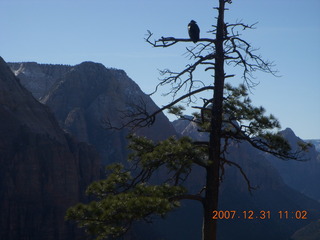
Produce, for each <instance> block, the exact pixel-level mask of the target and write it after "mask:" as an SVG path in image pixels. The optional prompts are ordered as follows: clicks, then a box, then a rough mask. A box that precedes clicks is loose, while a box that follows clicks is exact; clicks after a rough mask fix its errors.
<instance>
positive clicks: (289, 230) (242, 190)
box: [173, 120, 320, 240]
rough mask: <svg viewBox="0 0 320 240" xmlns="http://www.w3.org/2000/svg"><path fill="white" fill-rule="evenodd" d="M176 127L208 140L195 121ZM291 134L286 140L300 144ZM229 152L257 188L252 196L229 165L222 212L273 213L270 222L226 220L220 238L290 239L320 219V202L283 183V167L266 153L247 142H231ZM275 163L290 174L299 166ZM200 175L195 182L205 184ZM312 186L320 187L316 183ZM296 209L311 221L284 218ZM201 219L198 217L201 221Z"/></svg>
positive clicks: (180, 123)
mask: <svg viewBox="0 0 320 240" xmlns="http://www.w3.org/2000/svg"><path fill="white" fill-rule="evenodd" d="M173 125H174V126H175V127H176V126H177V130H179V132H180V133H181V134H182V135H186V136H191V137H193V138H196V139H197V140H202V141H203V140H207V139H205V137H206V136H204V135H203V134H199V133H198V131H197V127H196V126H195V125H194V124H193V123H192V122H189V121H187V120H182V121H181V120H177V121H175V122H173ZM290 131H291V130H290ZM290 131H288V130H287V131H285V132H284V135H285V137H287V138H288V139H289V141H290V142H291V143H293V142H296V140H297V138H296V137H295V138H293V136H292V135H291V134H292V131H291V134H289V133H290ZM289 135H290V136H289ZM228 152H229V153H228V156H227V158H228V160H230V161H233V162H236V163H238V164H239V165H240V166H241V167H242V169H243V171H244V172H245V173H246V175H247V177H248V179H249V180H250V183H251V185H252V186H254V187H256V189H255V190H253V191H252V194H250V193H249V191H248V186H247V183H246V181H245V179H244V178H243V176H242V174H241V172H240V171H239V169H237V168H236V167H234V166H226V167H225V176H224V180H223V182H222V184H221V187H220V194H221V195H220V199H219V201H220V203H219V207H220V209H222V210H229V211H230V210H237V211H238V212H243V211H247V212H248V211H249V210H252V211H254V213H259V212H260V211H261V210H264V211H270V212H271V217H270V219H267V220H261V219H256V218H254V219H252V220H248V219H247V220H244V219H242V220H238V219H236V220H230V219H229V220H222V221H220V222H219V237H220V238H219V239H223V240H231V239H252V240H253V239H266V240H267V239H273V240H282V239H290V237H291V235H292V234H294V232H295V231H297V230H298V229H300V228H301V227H303V226H305V225H306V224H308V223H309V222H310V221H314V220H316V219H317V218H318V216H319V212H320V204H319V202H317V201H315V200H314V199H311V198H309V197H307V196H305V195H303V194H302V193H301V191H300V190H301V189H300V190H299V191H298V186H296V187H295V189H296V190H294V189H293V187H292V186H288V184H287V183H286V181H284V180H283V177H284V175H283V172H281V171H280V173H279V168H277V166H276V164H274V163H271V162H270V159H268V156H267V155H266V154H264V153H261V152H259V151H257V150H256V149H254V148H253V147H251V146H250V145H249V144H245V143H243V144H238V143H231V145H230V147H229V150H228ZM273 160H274V161H278V162H280V163H279V164H283V167H285V166H286V167H287V169H289V170H288V171H291V170H292V169H291V168H290V166H289V165H290V164H295V162H292V163H291V162H290V161H282V160H279V159H273ZM285 164H287V165H285ZM288 164H289V165H288ZM301 164H303V163H301ZM294 174H297V171H296V172H293V173H292V177H293V175H294ZM200 176H201V174H196V176H193V183H194V182H196V181H198V182H199V183H200V182H201V181H203V177H200ZM296 177H298V176H296ZM312 186H317V185H316V184H314V183H313V184H312ZM309 188H311V187H309ZM310 190H311V189H310ZM296 210H307V211H308V212H309V214H308V220H294V219H292V215H290V217H289V218H288V219H284V218H282V219H280V215H279V213H278V212H279V211H289V212H292V211H296ZM194 217H196V215H194ZM200 220H201V216H198V221H200ZM198 227H201V226H198ZM230 229H232V231H230ZM261 233H263V234H261ZM198 236H199V235H198Z"/></svg>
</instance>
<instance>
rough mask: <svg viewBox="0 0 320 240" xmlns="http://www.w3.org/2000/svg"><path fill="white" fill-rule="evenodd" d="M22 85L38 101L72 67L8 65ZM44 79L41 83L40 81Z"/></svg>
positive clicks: (28, 64) (27, 64) (35, 64)
mask: <svg viewBox="0 0 320 240" xmlns="http://www.w3.org/2000/svg"><path fill="white" fill-rule="evenodd" d="M8 65H9V67H10V68H11V70H12V71H13V72H14V74H15V75H16V77H18V78H19V79H20V82H21V84H22V85H23V86H24V87H25V88H26V89H28V90H29V91H30V92H31V93H32V94H33V95H34V96H35V97H36V98H37V99H40V98H41V97H43V96H44V95H45V94H46V93H47V92H48V91H49V89H50V88H51V87H52V85H53V84H54V83H55V82H56V81H57V79H59V78H61V77H62V76H63V75H64V74H65V73H66V72H68V71H69V70H70V68H71V66H68V65H54V64H38V63H36V62H22V63H8ZM39 78H40V79H42V81H39V80H38V79H39Z"/></svg>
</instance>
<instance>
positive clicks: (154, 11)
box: [0, 0, 320, 139]
mask: <svg viewBox="0 0 320 240" xmlns="http://www.w3.org/2000/svg"><path fill="white" fill-rule="evenodd" d="M233 2H234V3H233V4H231V5H228V7H229V9H230V10H229V11H228V12H227V13H226V21H227V22H233V21H235V20H241V19H242V20H243V22H246V23H249V24H251V23H255V22H259V23H258V25H257V29H256V30H253V31H250V32H248V31H246V32H245V33H244V35H243V37H244V38H245V39H246V40H247V41H248V42H250V43H252V45H253V46H255V47H257V48H260V50H259V53H261V55H262V56H263V57H264V58H265V59H269V60H272V61H274V62H275V64H276V69H278V70H279V75H281V77H279V78H276V77H273V76H271V75H266V74H258V75H257V81H259V82H260V84H259V85H258V86H257V87H256V89H255V90H254V91H253V95H252V99H253V103H254V104H255V105H263V106H264V107H265V108H266V109H267V110H268V112H270V113H273V114H274V115H275V116H276V117H278V118H279V120H280V122H281V125H282V127H283V128H286V127H290V128H292V129H293V130H294V131H295V133H296V134H297V135H298V136H300V137H301V138H304V139H309V138H310V139H311V138H320V77H319V73H318V71H319V69H320V60H319V57H320V14H319V12H320V1H319V0H308V1H302V0H234V1H233ZM216 5H217V1H216V0H199V1H194V0H183V1H182V0H162V1H150V0H136V1H133V0H126V1H124V0H86V1H85V0H63V1H62V0H41V1H40V0H39V1H35V0H21V1H19V0H0V56H1V57H3V58H4V60H5V61H7V62H14V61H15V62H17V61H35V62H39V63H59V64H71V65H75V64H78V63H81V62H83V61H94V62H100V63H102V64H104V65H105V66H106V67H114V68H119V69H124V70H125V71H126V72H127V74H128V76H129V77H130V78H132V79H133V80H134V81H135V82H136V83H138V84H139V85H140V87H141V88H142V90H143V91H144V92H146V93H150V92H151V91H152V90H153V88H154V86H155V85H156V84H157V83H158V78H159V74H158V69H164V68H170V69H171V70H174V71H179V70H182V67H184V66H185V65H186V64H187V63H188V59H187V58H186V56H185V55H184V53H185V51H186V50H185V48H186V47H188V46H192V43H182V44H180V45H179V46H174V47H172V48H168V49H160V48H152V47H151V46H150V45H148V44H147V43H146V42H145V41H144V37H145V34H146V33H147V30H151V31H152V32H153V33H154V37H155V38H157V37H161V36H175V37H187V24H188V23H189V21H190V20H191V19H194V20H195V21H197V23H198V25H199V27H200V29H201V36H202V37H211V35H210V34H209V33H207V31H208V30H210V26H211V25H212V24H215V16H216V10H213V7H215V6H216ZM231 71H233V70H231ZM199 76H201V75H199ZM237 77H238V78H240V76H237ZM202 80H203V81H205V82H208V83H210V82H211V81H212V79H210V78H208V79H205V80H204V79H202ZM235 81H236V80H235ZM153 99H154V101H155V102H156V103H157V104H158V105H159V106H161V105H163V104H166V103H168V102H169V101H170V99H171V98H165V97H162V96H161V94H157V95H155V96H153Z"/></svg>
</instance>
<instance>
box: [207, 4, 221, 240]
mask: <svg viewBox="0 0 320 240" xmlns="http://www.w3.org/2000/svg"><path fill="white" fill-rule="evenodd" d="M224 6H225V2H224V0H220V1H219V8H218V10H219V15H218V21H217V32H216V42H215V48H216V57H215V69H214V73H215V74H214V95H213V107H212V118H211V131H210V139H209V160H210V161H212V164H210V165H209V166H208V167H207V169H206V170H207V177H206V195H205V199H204V219H203V234H202V239H203V240H216V239H217V220H215V219H212V212H213V211H214V210H217V209H218V199H219V183H220V179H219V176H220V173H219V171H220V149H221V126H222V109H223V108H222V107H223V89H224V79H225V76H224V50H223V38H224V10H225V9H224Z"/></svg>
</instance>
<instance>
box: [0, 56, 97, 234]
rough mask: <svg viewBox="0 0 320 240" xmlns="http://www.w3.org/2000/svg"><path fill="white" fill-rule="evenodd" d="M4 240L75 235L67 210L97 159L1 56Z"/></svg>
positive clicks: (89, 178)
mask: <svg viewBox="0 0 320 240" xmlns="http://www.w3.org/2000/svg"><path fill="white" fill-rule="evenodd" d="M0 121H1V125H0V212H1V218H0V239H6V240H43V239H52V240H53V239H59V240H67V239H68V240H70V239H75V237H76V235H77V233H76V231H75V229H74V228H73V227H71V226H69V225H68V224H67V223H65V221H64V215H65V210H66V209H67V208H68V207H69V206H71V205H73V204H75V203H76V202H79V201H80V200H84V196H83V191H84V189H85V187H86V186H87V185H88V184H89V183H90V182H91V181H93V180H94V179H96V178H97V177H98V172H99V167H98V166H99V159H98V157H97V154H96V153H95V152H94V151H93V149H92V148H91V147H89V146H88V145H87V144H84V143H78V142H76V141H75V140H73V139H72V138H71V137H70V136H68V135H66V134H65V133H64V132H63V131H62V130H61V129H60V127H59V125H58V123H57V122H56V120H55V118H54V116H53V114H52V113H51V112H50V111H49V108H48V107H46V106H44V105H42V104H41V103H39V102H38V101H37V100H36V99H35V98H34V97H33V96H32V95H31V93H29V92H28V91H27V90H25V89H24V87H22V86H21V85H20V83H19V81H18V80H17V79H16V77H15V76H14V75H13V73H12V72H11V71H10V69H9V67H8V66H7V65H6V63H5V62H4V61H3V59H2V58H0Z"/></svg>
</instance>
